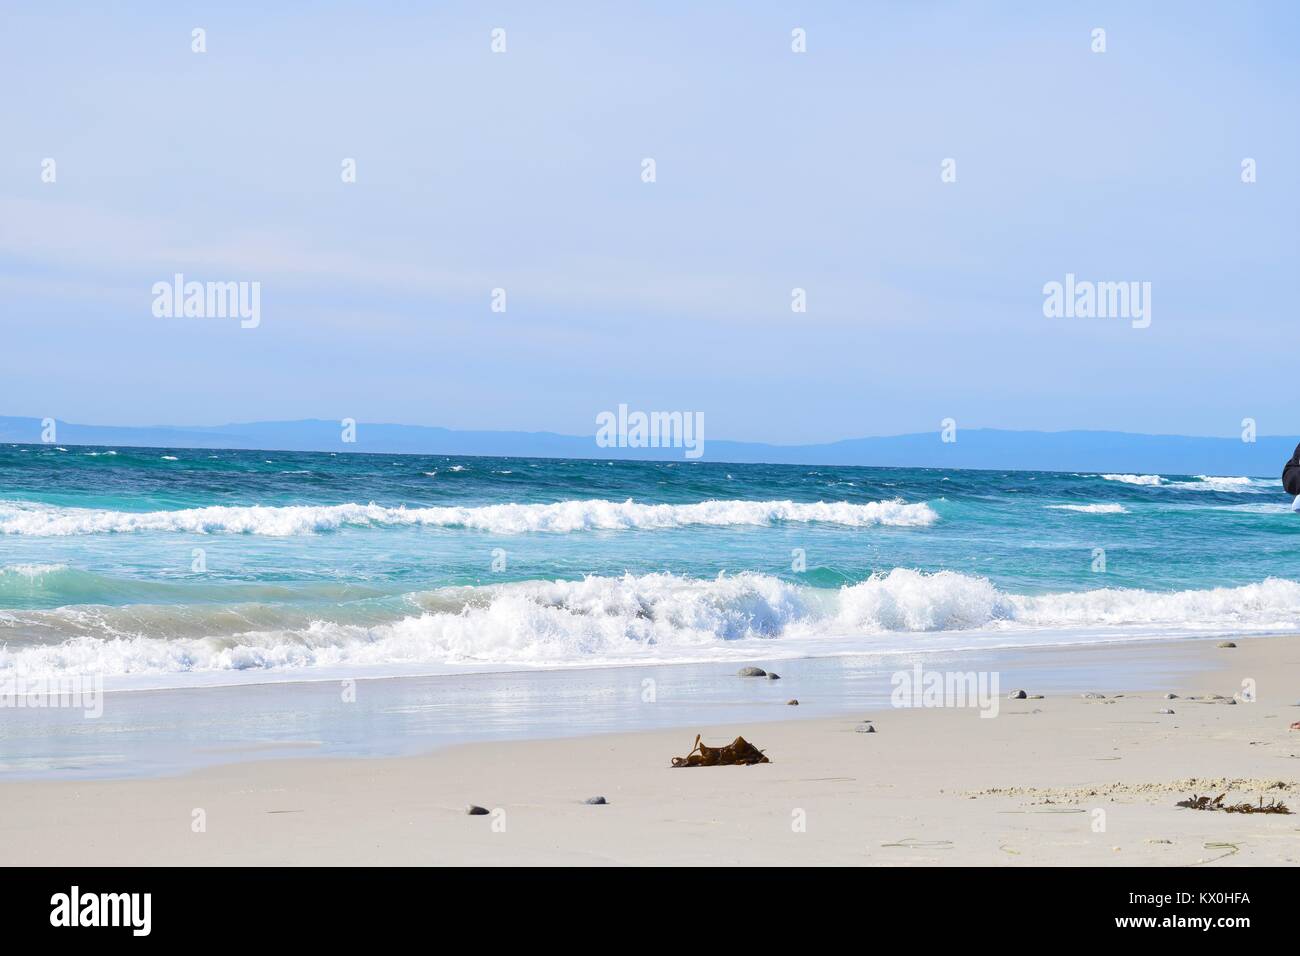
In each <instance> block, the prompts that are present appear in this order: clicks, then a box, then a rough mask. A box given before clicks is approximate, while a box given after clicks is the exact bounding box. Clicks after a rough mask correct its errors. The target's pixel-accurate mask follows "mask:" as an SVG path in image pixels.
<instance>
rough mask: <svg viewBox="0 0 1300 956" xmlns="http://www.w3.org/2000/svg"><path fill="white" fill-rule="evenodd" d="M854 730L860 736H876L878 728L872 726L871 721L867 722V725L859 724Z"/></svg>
mask: <svg viewBox="0 0 1300 956" xmlns="http://www.w3.org/2000/svg"><path fill="white" fill-rule="evenodd" d="M853 729H854V730H856V731H857V732H858V733H860V734H874V733H875V732H876V728H875V727H873V726H872V725H871V721H867V722H866V723H865V724H858V725H857V726H856V727H854V728H853Z"/></svg>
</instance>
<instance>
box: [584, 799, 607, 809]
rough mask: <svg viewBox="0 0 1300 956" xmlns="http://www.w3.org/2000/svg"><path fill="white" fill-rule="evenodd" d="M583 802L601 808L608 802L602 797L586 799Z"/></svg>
mask: <svg viewBox="0 0 1300 956" xmlns="http://www.w3.org/2000/svg"><path fill="white" fill-rule="evenodd" d="M583 802H584V803H586V804H588V805H590V806H593V807H603V806H604V805H605V804H606V803H608V802H609V801H608V800H606V799H605V798H604V797H588V798H587V799H586V800H584V801H583Z"/></svg>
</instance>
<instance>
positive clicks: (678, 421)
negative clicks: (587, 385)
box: [596, 405, 704, 458]
mask: <svg viewBox="0 0 1300 956" xmlns="http://www.w3.org/2000/svg"><path fill="white" fill-rule="evenodd" d="M596 444H597V445H598V446H599V447H601V448H683V449H685V456H686V457H687V458H699V457H701V456H702V455H703V454H704V413H703V412H629V411H628V410H627V406H626V405H620V406H618V412H617V414H615V413H614V412H601V413H600V414H599V415H597V416H596Z"/></svg>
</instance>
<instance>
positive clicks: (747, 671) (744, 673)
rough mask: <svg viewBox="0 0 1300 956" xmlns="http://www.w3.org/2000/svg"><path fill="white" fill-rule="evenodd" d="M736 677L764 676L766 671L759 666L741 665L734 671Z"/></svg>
mask: <svg viewBox="0 0 1300 956" xmlns="http://www.w3.org/2000/svg"><path fill="white" fill-rule="evenodd" d="M736 676H738V677H766V676H767V671H765V670H763V668H761V667H742V668H741V669H740V670H738V671H736Z"/></svg>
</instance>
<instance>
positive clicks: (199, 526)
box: [0, 499, 938, 536]
mask: <svg viewBox="0 0 1300 956" xmlns="http://www.w3.org/2000/svg"><path fill="white" fill-rule="evenodd" d="M937 518H938V514H936V512H935V511H934V509H932V508H931V507H930V506H929V505H927V504H924V503H917V504H907V503H904V502H903V501H871V502H867V503H865V504H853V503H850V502H845V501H832V502H826V501H818V502H814V503H805V502H795V501H701V502H698V503H696V504H643V503H641V502H637V501H633V500H631V499H628V500H627V501H602V500H598V499H592V500H587V501H559V502H556V503H554V504H514V503H511V504H500V505H481V506H477V507H431V508H387V507H383V506H381V505H377V504H373V503H371V504H366V505H362V504H343V505H286V506H282V507H271V506H262V505H253V506H243V507H240V506H214V507H208V508H188V509H184V510H179V511H146V512H135V511H101V510H95V509H89V508H62V507H55V506H52V505H43V504H36V503H32V502H19V501H6V502H0V534H21V535H40V536H58V535H80V534H125V533H130V532H139V531H158V532H169V531H170V532H188V533H191V534H215V533H221V532H225V533H231V534H254V535H271V536H290V535H304V534H317V533H320V532H329V531H337V530H339V529H341V528H345V527H360V528H382V527H417V526H423V527H434V528H467V529H472V530H476V531H488V532H494V533H497V534H523V533H526V532H533V531H538V532H554V533H569V532H575V531H621V530H629V529H641V528H684V527H689V526H693V525H705V526H711V527H724V526H729V525H760V526H766V525H773V524H776V523H778V522H824V523H828V524H837V525H843V526H846V527H853V528H867V527H872V526H875V525H888V526H893V527H923V526H925V525H929V524H932V523H933V522H934V521H935V520H937Z"/></svg>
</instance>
